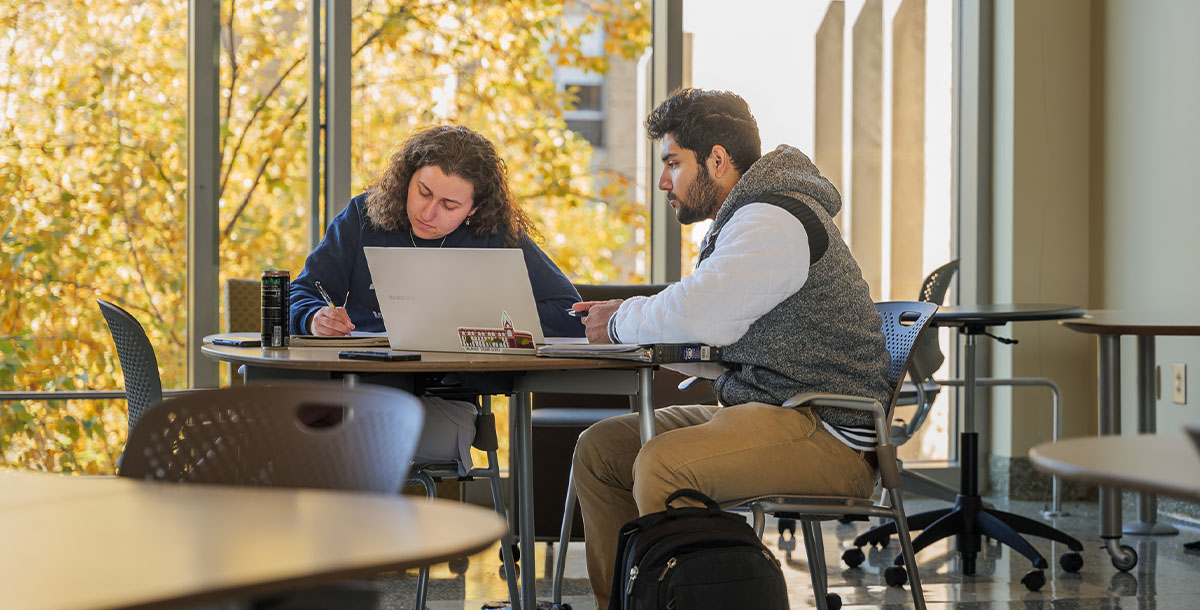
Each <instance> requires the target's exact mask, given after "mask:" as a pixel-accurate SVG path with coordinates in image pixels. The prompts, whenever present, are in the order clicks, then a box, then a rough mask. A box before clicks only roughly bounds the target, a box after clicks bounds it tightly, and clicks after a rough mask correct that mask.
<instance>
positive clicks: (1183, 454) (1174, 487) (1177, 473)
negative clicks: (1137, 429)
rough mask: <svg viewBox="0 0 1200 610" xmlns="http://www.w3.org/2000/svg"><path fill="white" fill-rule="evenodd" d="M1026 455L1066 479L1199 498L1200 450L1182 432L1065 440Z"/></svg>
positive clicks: (1036, 463) (1040, 466)
mask: <svg viewBox="0 0 1200 610" xmlns="http://www.w3.org/2000/svg"><path fill="white" fill-rule="evenodd" d="M1029 457H1030V459H1032V460H1033V463H1034V465H1035V466H1037V467H1038V468H1041V469H1042V470H1046V471H1048V472H1052V473H1054V474H1057V475H1059V476H1061V477H1062V478H1064V479H1068V480H1071V481H1080V482H1082V483H1089V484H1092V485H1103V486H1107V487H1118V488H1121V489H1132V490H1135V491H1144V492H1148V493H1157V494H1165V495H1169V496H1175V497H1177V498H1183V499H1185V500H1200V451H1198V450H1197V448H1196V446H1195V445H1193V444H1192V442H1191V440H1190V439H1189V438H1188V437H1186V436H1184V435H1182V434H1161V435H1160V434H1138V435H1130V436H1100V437H1081V438H1069V439H1065V440H1060V441H1057V442H1050V443H1042V444H1040V445H1038V446H1036V447H1034V448H1033V449H1031V450H1030V451H1029Z"/></svg>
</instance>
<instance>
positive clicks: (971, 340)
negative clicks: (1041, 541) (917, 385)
mask: <svg viewBox="0 0 1200 610" xmlns="http://www.w3.org/2000/svg"><path fill="white" fill-rule="evenodd" d="M1083 314H1084V312H1083V310H1082V309H1079V308H1078V307H1074V306H1071V305H1043V304H996V305H962V306H955V307H943V308H941V309H939V310H938V311H937V313H935V314H934V315H933V321H932V324H933V325H934V326H957V327H958V328H959V332H960V333H961V334H962V335H964V336H965V337H966V350H965V355H966V363H965V365H966V366H965V368H966V372H965V374H964V380H963V389H964V392H965V396H966V399H965V401H964V402H965V404H966V407H965V409H964V417H963V431H962V433H961V434H960V439H961V441H960V442H961V443H962V444H961V447H960V455H961V461H960V467H961V469H962V472H961V485H960V487H959V490H960V491H959V494H958V498H957V500H956V501H955V503H954V507H953V508H942V509H937V510H931V511H926V512H923V513H918V514H915V515H911V516H909V518H908V527H909V529H910V530H914V531H915V530H921V534H920V535H919V536H917V537H916V538H914V539H913V549H914V551H920V550H921V549H923V548H925V547H927V546H929V545H930V544H932V543H934V542H937V541H938V540H941V539H943V538H948V537H950V536H955V537H956V542H957V550H958V553H959V555H960V556H961V558H962V571H963V574H964V575H966V576H971V575H973V574H975V557H976V556H977V555H978V554H979V551H980V536H988V537H989V538H992V539H994V540H997V541H999V542H1001V543H1003V544H1007V545H1008V546H1010V547H1012V548H1013V549H1015V550H1016V551H1017V552H1019V553H1021V554H1022V555H1024V556H1025V557H1027V558H1028V559H1029V560H1030V561H1032V562H1033V567H1034V570H1032V571H1030V572H1029V573H1027V574H1025V576H1024V577H1023V578H1022V579H1021V583H1022V584H1024V585H1025V586H1026V588H1028V589H1029V590H1031V591H1036V590H1038V589H1040V588H1042V586H1043V585H1044V584H1045V583H1046V579H1045V575H1044V574H1043V573H1042V570H1044V569H1046V568H1047V567H1049V564H1048V563H1046V558H1044V557H1042V555H1041V554H1040V553H1038V552H1037V550H1036V549H1034V548H1033V545H1031V544H1029V542H1028V541H1027V540H1025V539H1024V538H1022V537H1021V534H1027V535H1031V536H1038V537H1040V538H1047V539H1049V540H1054V541H1057V542H1062V543H1064V544H1066V545H1067V547H1068V548H1070V549H1071V551H1072V552H1070V553H1065V554H1063V556H1062V557H1061V558H1060V559H1059V564H1060V565H1061V566H1062V568H1063V569H1064V570H1066V571H1068V572H1076V571H1078V570H1079V568H1081V567H1082V566H1083V558H1082V557H1081V556H1080V555H1079V552H1080V551H1082V550H1083V545H1082V544H1080V542H1079V541H1078V540H1076V539H1075V538H1072V537H1071V536H1068V535H1067V534H1065V533H1063V532H1061V531H1059V530H1057V529H1054V528H1053V527H1050V526H1049V525H1046V524H1044V523H1041V522H1039V521H1034V520H1033V519H1029V518H1026V517H1022V516H1021V515H1015V514H1012V513H1008V512H1004V511H1000V510H996V509H993V508H986V507H984V505H983V500H982V499H981V498H980V497H979V477H978V472H979V468H978V464H979V455H978V448H979V445H978V436H979V435H978V433H977V432H976V431H975V413H974V410H975V404H974V403H975V390H976V387H977V385H978V384H977V382H976V378H977V375H976V372H975V339H976V337H977V336H978V335H985V336H993V335H990V334H988V333H987V332H986V329H987V328H988V327H991V326H1004V325H1005V324H1007V323H1009V322H1021V321H1040V320H1062V319H1068V318H1078V317H1080V316H1082V315H1083ZM894 533H896V524H895V523H885V524H883V525H880V526H878V527H875V528H873V529H871V530H869V531H867V532H866V533H864V534H862V535H860V536H858V537H857V538H855V539H854V544H855V546H858V547H863V546H866V545H868V544H880V545H884V544H887V542H888V539H889V538H890V537H891V535H892V534H894ZM901 561H902V558H901V557H899V556H897V558H896V562H895V563H896V565H900V562H901Z"/></svg>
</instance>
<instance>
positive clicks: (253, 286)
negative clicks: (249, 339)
mask: <svg viewBox="0 0 1200 610" xmlns="http://www.w3.org/2000/svg"><path fill="white" fill-rule="evenodd" d="M261 329H262V282H261V281H259V280H247V279H242V278H236V277H231V278H228V279H226V280H225V332H227V333H237V332H257V331H259V330H261Z"/></svg>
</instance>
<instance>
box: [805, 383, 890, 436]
mask: <svg viewBox="0 0 1200 610" xmlns="http://www.w3.org/2000/svg"><path fill="white" fill-rule="evenodd" d="M783 406H784V407H788V408H796V407H837V408H841V409H852V410H854V411H866V412H867V413H870V414H871V416H872V419H874V420H875V433H876V435H877V436H878V438H879V442H880V444H883V445H886V444H888V442H889V439H890V433H891V431H890V430H889V429H888V421H887V412H886V411H884V410H883V405H881V404H879V401H878V400H874V399H871V398H863V397H861V396H849V395H846V394H822V393H819V392H801V393H800V394H796V395H795V396H793V397H791V398H789V399H787V400H786V401H784V403H783Z"/></svg>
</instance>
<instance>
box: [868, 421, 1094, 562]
mask: <svg viewBox="0 0 1200 610" xmlns="http://www.w3.org/2000/svg"><path fill="white" fill-rule="evenodd" d="M976 440H977V434H976V433H974V432H963V433H962V449H963V464H962V489H963V493H961V494H959V495H958V498H957V499H956V500H955V502H954V508H942V509H938V510H931V511H926V512H923V513H918V514H915V515H911V516H910V517H909V518H908V528H909V530H912V531H915V530H921V534H920V535H919V536H917V537H916V538H914V539H913V549H914V551H915V552H919V551H920V550H921V549H924V548H925V547H927V546H929V545H930V544H933V543H934V542H937V541H938V540H941V539H943V538H948V537H950V536H954V537H955V539H956V543H957V544H956V547H957V548H956V550H957V551H958V554H959V555H960V557H961V559H962V571H963V574H964V575H966V576H971V575H974V574H975V558H976V556H977V555H978V554H979V551H980V548H981V546H980V536H987V537H989V538H992V539H994V540H996V541H999V542H1001V543H1003V544H1006V545H1008V546H1010V547H1012V548H1013V550H1015V551H1017V552H1018V553H1020V554H1022V555H1024V556H1025V557H1026V558H1028V559H1029V560H1030V561H1031V562H1033V567H1034V568H1036V569H1039V570H1044V569H1046V568H1047V567H1049V564H1048V563H1047V562H1046V558H1045V557H1042V555H1041V554H1040V553H1038V552H1037V549H1034V548H1033V545H1031V544H1029V542H1028V541H1027V540H1025V539H1024V538H1022V537H1021V535H1022V534H1026V535H1030V536H1037V537H1039V538H1046V539H1048V540H1053V541H1055V542H1061V543H1063V544H1065V545H1067V547H1068V548H1070V549H1071V551H1073V552H1074V553H1075V554H1078V553H1079V552H1080V551H1082V550H1083V544H1082V543H1080V542H1079V541H1078V540H1076V539H1075V538H1073V537H1071V536H1068V535H1067V534H1065V533H1063V532H1061V531H1059V530H1057V529H1054V528H1053V527H1050V526H1049V525H1046V524H1044V523H1042V522H1040V521H1035V520H1033V519H1029V518H1028V517H1022V516H1021V515H1014V514H1012V513H1008V512H1004V511H1000V510H995V509H992V508H985V507H984V505H983V500H982V498H980V497H979V493H978V483H977V480H976V476H975V472H976V465H975V461H976V458H975V456H976V452H975V448H976ZM894 533H896V524H895V523H885V524H883V525H881V526H879V527H875V528H872V529H871V530H869V531H867V532H866V533H864V534H862V535H860V536H859V537H857V538H855V539H854V544H855V546H860V547H861V546H866V545H868V544H884V543H886V542H887V541H888V539H889V538H890V537H891V535H892V534H894ZM1077 560H1078V565H1080V566H1081V565H1082V560H1080V559H1078V557H1072V558H1071V559H1066V558H1065V556H1064V568H1066V569H1067V570H1068V571H1072V572H1073V571H1075V570H1078V569H1079V568H1078V567H1077V566H1075V562H1076V561H1077ZM897 561H900V562H902V561H903V558H902V557H897ZM1068 563H1069V564H1070V565H1071V566H1072V567H1074V569H1070V568H1068V567H1067V565H1066V564H1068ZM896 565H900V564H899V563H897V564H896Z"/></svg>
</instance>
